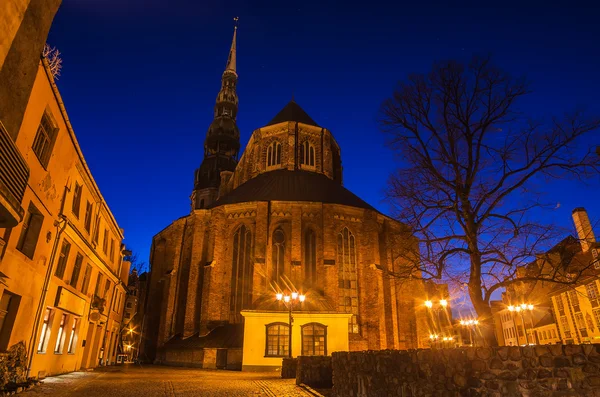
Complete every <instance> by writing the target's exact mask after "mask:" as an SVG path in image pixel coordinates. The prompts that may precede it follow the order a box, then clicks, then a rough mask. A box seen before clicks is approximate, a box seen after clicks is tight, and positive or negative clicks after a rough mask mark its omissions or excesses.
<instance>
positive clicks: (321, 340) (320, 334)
mask: <svg viewBox="0 0 600 397" xmlns="http://www.w3.org/2000/svg"><path fill="white" fill-rule="evenodd" d="M302 355H303V356H326V355H327V326H325V325H323V324H319V323H309V324H305V325H303V326H302Z"/></svg>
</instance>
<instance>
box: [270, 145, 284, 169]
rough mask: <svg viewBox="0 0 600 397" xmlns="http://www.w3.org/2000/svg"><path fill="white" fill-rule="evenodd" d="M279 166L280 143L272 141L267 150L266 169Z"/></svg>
mask: <svg viewBox="0 0 600 397" xmlns="http://www.w3.org/2000/svg"><path fill="white" fill-rule="evenodd" d="M280 164H281V143H279V142H277V141H274V142H273V143H271V144H270V145H269V147H268V148H267V167H273V166H277V165H280Z"/></svg>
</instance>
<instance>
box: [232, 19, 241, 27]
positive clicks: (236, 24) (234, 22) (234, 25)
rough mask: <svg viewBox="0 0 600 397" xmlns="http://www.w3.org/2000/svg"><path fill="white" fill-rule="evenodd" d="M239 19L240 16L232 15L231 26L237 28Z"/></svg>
mask: <svg viewBox="0 0 600 397" xmlns="http://www.w3.org/2000/svg"><path fill="white" fill-rule="evenodd" d="M239 20H240V17H234V18H233V28H234V29H237V28H238V21H239Z"/></svg>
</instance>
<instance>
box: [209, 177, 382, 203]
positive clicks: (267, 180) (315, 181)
mask: <svg viewBox="0 0 600 397" xmlns="http://www.w3.org/2000/svg"><path fill="white" fill-rule="evenodd" d="M250 201H310V202H317V203H326V204H342V205H347V206H350V207H357V208H364V209H369V210H373V211H376V210H375V208H373V207H371V206H370V205H369V204H367V203H366V202H364V201H363V200H361V199H360V198H359V197H358V196H356V195H355V194H354V193H352V192H351V191H350V190H348V189H346V188H345V187H343V186H342V185H340V184H339V183H338V182H335V181H333V180H332V179H329V178H328V177H326V176H325V175H323V174H319V173H316V172H310V171H290V170H275V171H268V172H264V173H262V174H260V175H258V176H256V177H254V178H252V179H250V180H248V181H246V182H245V183H243V184H241V185H240V186H238V187H237V188H236V189H233V190H232V191H231V192H229V193H228V194H226V195H225V196H223V197H221V198H219V200H217V201H216V202H215V203H214V204H213V205H212V206H211V207H212V208H214V207H218V206H220V205H224V204H235V203H245V202H250Z"/></svg>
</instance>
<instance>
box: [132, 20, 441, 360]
mask: <svg viewBox="0 0 600 397" xmlns="http://www.w3.org/2000/svg"><path fill="white" fill-rule="evenodd" d="M236 34H237V28H236V29H235V30H234V35H233V41H232V44H231V49H230V52H229V57H228V60H227V65H226V68H225V71H224V73H223V75H222V79H221V90H220V91H219V93H218V95H217V99H216V104H215V107H214V119H213V121H212V123H211V125H210V126H209V127H208V131H207V133H206V139H205V142H204V158H203V160H202V163H201V164H200V167H199V168H198V169H197V170H196V172H195V178H194V188H193V191H192V193H191V211H190V213H189V214H187V215H185V216H183V217H181V218H179V219H177V220H175V221H174V222H173V223H171V224H170V225H169V226H167V227H166V228H165V229H163V230H162V231H160V232H159V233H158V234H156V235H155V236H154V238H153V242H152V248H151V255H150V265H151V266H150V267H151V272H150V276H149V285H148V297H147V303H146V313H145V317H144V326H143V331H142V332H143V335H144V340H145V343H144V345H143V346H142V351H141V352H140V358H142V359H145V360H149V361H152V362H156V363H162V364H171V365H186V366H197V367H202V368H228V369H242V370H249V371H251V370H269V369H274V368H277V367H280V366H281V360H282V357H288V356H290V355H291V356H294V357H297V356H300V355H330V354H331V353H332V352H334V351H342V350H350V351H353V350H367V349H369V350H377V349H408V348H418V347H424V346H426V343H428V342H427V341H428V338H429V333H430V332H429V327H428V319H427V313H426V311H425V310H424V309H423V307H422V306H423V302H424V301H425V300H426V299H427V297H426V296H425V288H424V285H423V283H422V282H421V281H420V280H418V277H417V278H415V279H414V280H410V281H406V280H403V281H400V280H398V279H395V278H394V277H391V276H390V274H393V273H394V272H395V271H398V269H399V267H402V266H408V265H410V264H407V263H406V259H402V258H406V256H403V255H402V251H406V249H407V247H415V244H416V240H415V239H414V238H413V237H412V236H411V235H410V232H409V231H408V230H407V228H406V227H405V226H404V225H402V224H400V223H399V222H397V221H395V220H394V219H392V218H390V217H388V216H386V215H384V214H382V213H380V212H379V211H377V210H376V209H375V208H373V207H372V206H371V205H369V204H368V203H366V202H365V201H363V200H361V199H360V198H359V197H357V196H356V195H355V194H353V193H352V192H350V191H349V190H348V189H346V188H345V187H344V185H343V175H342V157H341V148H340V147H339V145H338V143H337V142H336V140H335V138H334V135H333V133H332V132H331V131H330V130H328V129H327V128H326V127H323V126H321V125H319V124H318V123H317V122H316V121H315V120H313V119H312V118H311V117H310V116H309V115H308V114H307V113H306V112H305V111H304V110H303V109H302V108H301V107H300V105H298V104H297V103H296V102H294V101H293V100H292V101H291V102H289V103H288V104H287V105H285V106H284V107H283V108H282V109H281V110H280V111H279V112H278V113H277V114H275V116H274V117H273V119H271V120H270V121H268V122H266V123H265V125H264V126H262V127H260V128H258V129H256V130H255V131H254V132H253V133H252V135H251V137H250V139H249V141H248V144H247V145H246V148H245V150H244V151H243V152H242V153H241V155H240V131H239V129H238V126H237V124H236V119H237V116H238V96H237V93H236V85H237V82H238V74H237V68H236ZM299 297H300V298H302V299H297V298H299ZM301 300H302V301H301ZM290 305H292V306H291V307H290ZM290 323H291V324H292V326H291V332H290V326H289V325H290ZM290 350H291V351H290Z"/></svg>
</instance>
